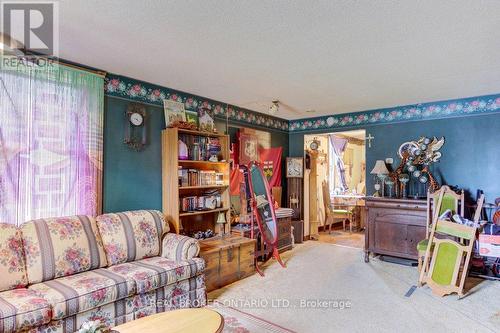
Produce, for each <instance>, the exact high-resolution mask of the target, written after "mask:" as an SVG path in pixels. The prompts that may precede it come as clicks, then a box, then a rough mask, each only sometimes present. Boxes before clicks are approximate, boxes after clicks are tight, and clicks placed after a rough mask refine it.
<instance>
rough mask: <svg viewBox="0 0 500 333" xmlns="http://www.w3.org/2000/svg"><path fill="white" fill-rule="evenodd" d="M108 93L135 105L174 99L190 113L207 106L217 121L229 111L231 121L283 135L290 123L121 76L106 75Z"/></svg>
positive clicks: (105, 89)
mask: <svg viewBox="0 0 500 333" xmlns="http://www.w3.org/2000/svg"><path fill="white" fill-rule="evenodd" d="M104 93H105V94H106V95H108V96H114V97H121V98H127V99H130V100H133V101H137V102H144V103H149V104H154V105H158V106H163V100H164V99H171V100H174V101H178V102H183V103H184V105H185V108H186V110H192V111H196V110H197V109H198V107H199V106H203V107H206V108H209V109H211V110H213V111H214V115H215V117H216V118H220V119H226V111H227V110H228V111H229V120H231V121H236V122H242V123H247V124H251V125H256V126H262V127H267V128H272V129H276V130H280V131H288V124H289V121H288V120H285V119H281V118H277V117H272V116H268V115H265V114H261V113H258V112H254V111H250V110H246V109H243V108H239V107H237V106H234V105H230V104H229V105H228V104H226V103H222V102H218V101H214V100H211V99H207V98H204V97H200V96H196V95H192V94H188V93H185V92H181V91H177V90H174V89H170V88H165V87H160V86H157V85H154V84H151V83H147V82H142V81H139V80H134V79H131V78H127V77H124V76H120V75H115V74H109V73H108V74H107V75H106V78H105V81H104ZM226 108H227V110H226Z"/></svg>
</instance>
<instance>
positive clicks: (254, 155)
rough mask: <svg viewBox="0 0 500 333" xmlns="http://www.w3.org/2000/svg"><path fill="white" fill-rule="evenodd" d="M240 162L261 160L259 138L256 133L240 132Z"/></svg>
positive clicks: (244, 163) (242, 163) (246, 162)
mask: <svg viewBox="0 0 500 333" xmlns="http://www.w3.org/2000/svg"><path fill="white" fill-rule="evenodd" d="M239 141H240V148H239V164H240V165H248V164H249V163H250V162H252V161H258V160H259V139H258V137H257V136H256V135H253V134H249V133H240V135H239Z"/></svg>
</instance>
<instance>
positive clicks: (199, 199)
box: [179, 193, 222, 212]
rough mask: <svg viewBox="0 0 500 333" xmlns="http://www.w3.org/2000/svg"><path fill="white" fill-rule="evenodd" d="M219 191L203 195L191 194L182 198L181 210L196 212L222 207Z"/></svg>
mask: <svg viewBox="0 0 500 333" xmlns="http://www.w3.org/2000/svg"><path fill="white" fill-rule="evenodd" d="M221 199H222V198H221V195H220V194H219V193H216V194H211V195H202V196H189V197H184V198H181V200H180V207H179V209H180V211H181V212H194V211H202V210H212V209H216V208H222V200H221Z"/></svg>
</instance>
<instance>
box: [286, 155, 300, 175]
mask: <svg viewBox="0 0 500 333" xmlns="http://www.w3.org/2000/svg"><path fill="white" fill-rule="evenodd" d="M286 177H287V178H304V158H303V157H287V158H286Z"/></svg>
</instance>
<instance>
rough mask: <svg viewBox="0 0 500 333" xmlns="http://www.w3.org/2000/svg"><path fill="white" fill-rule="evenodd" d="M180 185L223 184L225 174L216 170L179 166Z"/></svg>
mask: <svg viewBox="0 0 500 333" xmlns="http://www.w3.org/2000/svg"><path fill="white" fill-rule="evenodd" d="M178 173H179V186H180V187H186V186H222V185H224V174H223V173H222V172H217V171H215V170H197V169H184V168H182V167H180V168H179V171H178Z"/></svg>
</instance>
